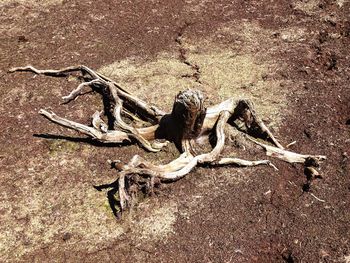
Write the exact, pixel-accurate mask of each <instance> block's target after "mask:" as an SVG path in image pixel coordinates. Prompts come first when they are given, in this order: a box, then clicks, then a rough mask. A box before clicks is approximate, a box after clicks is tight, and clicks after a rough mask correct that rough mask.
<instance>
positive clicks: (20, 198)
mask: <svg viewBox="0 0 350 263" xmlns="http://www.w3.org/2000/svg"><path fill="white" fill-rule="evenodd" d="M349 14H350V2H349V1H346V0H338V1H330V0H303V1H298V0H293V1H284V0H272V1H258V0H252V1H243V0H235V1H227V0H219V1H209V0H186V1H180V0H173V1H154V0H149V1H148V0H147V1H102V0H101V1H99V0H97V1H73V0H48V1H34V0H32V1H30V0H27V1H24V0H20V1H19V0H2V1H0V55H1V56H0V57H1V59H0V99H1V104H0V110H1V117H0V118H1V119H0V123H1V126H0V131H1V132H0V134H1V136H0V144H1V148H0V200H1V202H0V261H1V262H96V261H100V262H106V261H112V262H350V223H349V222H350V172H349V169H350V164H349V162H350V161H349V158H350V157H349V155H350V87H349V80H350V51H349V48H348V47H349V45H350V21H349V18H350V17H349ZM184 58H185V59H186V61H188V62H189V63H190V64H191V65H196V66H197V67H198V70H197V71H195V70H194V69H193V68H192V67H190V66H189V65H187V64H186V63H184ZM27 64H32V65H35V66H37V67H39V68H60V67H64V66H69V65H75V64H85V65H87V66H89V67H91V68H93V69H96V70H98V71H99V72H102V73H104V74H106V75H108V76H110V77H111V78H113V79H114V80H116V81H117V82H118V83H120V85H121V86H123V87H124V88H126V89H127V90H129V91H131V92H132V93H134V94H135V95H137V96H139V97H141V98H143V99H145V100H147V101H150V102H152V103H155V104H157V105H159V106H160V107H162V108H163V109H165V110H169V109H170V106H171V103H172V100H173V98H174V95H175V94H176V93H177V92H178V91H180V90H183V89H186V88H190V87H194V88H197V89H200V90H202V91H203V92H204V93H205V94H206V96H207V104H208V105H210V104H213V103H217V102H219V101H222V100H224V99H226V98H229V97H237V98H239V97H248V98H251V99H252V100H253V101H254V103H255V105H256V107H257V110H258V112H259V114H260V115H261V116H262V117H263V119H264V120H265V121H266V123H268V125H269V127H271V129H272V130H273V131H274V132H275V133H276V135H277V137H278V138H279V139H280V141H282V143H283V144H285V145H286V144H288V143H290V142H292V141H294V140H296V144H295V145H293V146H292V150H294V151H297V152H302V153H310V154H325V155H327V157H328V160H327V161H326V162H324V163H323V164H322V166H321V168H320V172H321V174H322V176H323V178H322V179H317V180H313V181H312V182H311V184H310V185H309V186H310V188H309V189H308V187H305V184H306V183H307V179H306V176H305V175H304V168H303V166H302V165H290V164H286V163H283V162H281V161H277V160H274V164H275V165H276V166H277V167H278V168H279V171H274V170H272V169H271V168H269V167H257V168H249V169H242V168H234V167H226V168H219V169H212V168H205V167H203V168H198V169H196V170H194V171H193V172H192V173H191V174H189V175H188V176H187V177H185V178H184V179H182V180H180V181H178V182H176V183H173V184H169V185H165V186H163V187H162V189H161V190H160V191H159V194H158V195H157V196H156V197H152V198H147V199H145V200H143V201H142V202H140V203H139V204H138V205H137V207H135V208H134V209H132V210H131V211H130V212H128V213H126V214H125V215H124V217H123V219H122V220H117V219H116V218H115V217H114V216H113V213H112V211H111V209H110V207H109V204H108V200H107V196H106V193H105V192H99V191H96V190H95V189H94V188H93V185H98V184H103V183H109V182H111V181H113V180H114V179H115V178H116V172H115V171H114V170H112V169H110V167H109V165H108V163H107V160H108V159H120V160H122V161H123V162H127V161H128V160H129V159H130V158H131V157H132V156H133V155H134V154H136V153H137V154H140V155H141V156H144V157H145V158H147V159H149V160H153V161H154V162H159V163H162V162H166V161H169V160H172V159H173V158H175V157H176V156H177V155H178V153H177V152H176V149H175V148H174V147H173V146H170V147H169V148H167V149H166V150H165V151H163V152H160V153H157V154H150V153H147V152H145V151H144V150H142V149H140V148H139V147H137V146H136V145H133V146H123V147H120V146H115V145H113V146H109V147H102V146H101V145H99V144H96V143H91V142H90V141H89V140H86V139H84V138H81V135H79V134H76V133H74V132H71V131H68V130H66V129H64V128H61V127H58V126H57V125H54V124H51V123H48V121H47V120H45V119H44V118H42V117H40V116H39V115H38V114H37V112H38V110H39V109H40V108H45V109H52V110H54V111H55V112H56V113H58V114H60V115H61V116H65V117H67V118H70V119H73V120H76V121H80V122H83V123H89V116H91V115H92V113H93V112H94V111H95V110H96V109H98V108H101V101H100V98H99V97H98V95H96V94H92V93H90V94H87V95H85V96H83V97H80V98H78V99H77V100H76V101H74V102H72V103H70V104H68V105H60V104H59V103H60V102H61V97H62V96H63V95H66V94H68V93H69V92H70V91H71V90H72V89H73V88H74V87H75V86H76V85H77V81H76V80H75V79H74V78H68V79H66V78H50V77H43V76H35V75H33V74H30V73H16V74H8V73H7V71H8V69H9V68H11V67H14V66H24V65H27ZM231 150H232V151H234V150H235V152H234V153H233V152H230V151H231ZM227 153H229V154H231V155H234V154H236V155H237V156H240V157H245V158H247V159H258V158H261V157H263V156H264V154H263V152H262V151H251V150H246V151H244V150H243V149H240V150H237V149H235V148H233V147H231V148H229V150H228V152H227Z"/></svg>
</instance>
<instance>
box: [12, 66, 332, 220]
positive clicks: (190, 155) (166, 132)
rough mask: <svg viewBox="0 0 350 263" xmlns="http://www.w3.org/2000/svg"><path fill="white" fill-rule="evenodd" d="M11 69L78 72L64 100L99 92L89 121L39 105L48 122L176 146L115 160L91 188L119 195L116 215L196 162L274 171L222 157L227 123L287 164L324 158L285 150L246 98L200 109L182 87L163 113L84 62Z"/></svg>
mask: <svg viewBox="0 0 350 263" xmlns="http://www.w3.org/2000/svg"><path fill="white" fill-rule="evenodd" d="M15 71H29V72H33V73H35V74H42V75H48V76H55V77H61V76H67V75H69V74H81V76H80V77H81V79H83V82H82V83H81V84H79V85H78V86H77V88H75V89H74V90H73V91H72V92H71V93H70V94H68V95H67V96H64V97H63V98H62V99H63V103H69V102H71V101H72V100H75V99H77V98H78V97H79V96H80V95H82V94H83V91H84V90H85V89H87V88H89V89H91V90H92V91H95V92H98V93H99V94H101V95H102V97H103V102H104V110H103V111H96V112H95V113H94V114H93V115H92V118H91V119H92V121H91V125H84V124H80V123H77V122H74V121H71V120H68V119H65V118H62V117H59V116H57V115H56V114H55V113H53V112H49V111H46V110H44V109H41V110H40V111H39V114H41V115H43V116H44V117H45V118H47V119H48V120H50V121H51V122H54V123H56V124H58V125H61V126H63V127H66V128H69V129H72V130H75V131H78V132H80V133H82V134H84V135H87V136H89V137H91V138H93V139H95V140H97V141H99V142H102V143H123V142H125V141H131V142H137V143H138V144H139V145H140V146H141V147H143V148H144V149H146V150H147V151H150V152H158V151H160V150H161V149H162V148H163V147H165V146H166V145H167V144H168V143H169V142H172V143H175V145H176V146H177V147H178V149H179V150H180V153H181V154H180V156H179V157H178V158H177V159H175V160H173V161H171V162H170V163H167V164H163V165H155V164H153V163H151V162H148V161H147V160H144V159H143V158H142V157H140V156H139V155H135V156H134V157H133V158H132V159H131V160H130V162H129V163H127V164H122V163H120V162H119V161H114V162H113V165H114V167H115V168H116V169H117V170H118V177H117V180H116V181H115V182H113V183H112V184H108V185H102V186H96V187H95V188H96V189H97V190H102V189H104V188H112V189H113V190H110V191H109V192H108V195H109V199H110V200H114V199H113V198H114V195H115V194H116V193H118V195H117V199H116V200H114V201H116V202H117V203H119V210H115V209H114V210H113V211H114V212H115V213H117V212H122V211H125V210H126V209H127V208H128V207H130V206H132V205H133V201H134V200H135V196H137V193H138V192H140V191H142V192H143V193H144V194H145V195H152V193H153V192H154V188H155V187H157V186H158V185H159V184H160V183H162V182H173V181H176V180H179V179H180V178H182V177H184V176H185V175H187V174H188V173H190V172H191V170H193V169H194V168H195V167H196V166H198V165H203V164H206V165H210V166H222V165H236V166H244V167H251V166H257V165H269V166H271V167H273V168H274V169H277V168H276V166H274V165H273V164H272V163H271V161H270V160H253V161H248V160H243V159H239V158H235V157H223V156H221V154H222V151H223V149H224V146H225V137H226V136H225V126H226V125H230V126H232V127H234V128H236V129H237V130H239V131H240V132H243V133H245V134H247V137H248V138H249V139H250V140H251V141H253V142H254V143H255V144H257V145H259V146H261V147H263V148H264V149H265V150H266V154H267V155H268V156H270V157H274V158H278V159H281V160H283V161H286V162H289V163H305V162H306V160H310V159H313V160H315V162H317V163H318V162H320V161H323V160H325V159H326V157H325V156H323V155H303V154H298V153H294V152H291V151H287V150H285V149H284V147H283V146H282V145H281V144H280V142H279V141H278V140H277V139H276V137H275V136H274V135H273V134H272V132H271V131H270V130H269V129H268V128H267V126H266V125H265V124H264V123H263V121H262V120H261V119H260V118H259V116H258V114H257V113H256V112H255V108H254V105H253V103H252V102H251V101H250V100H244V99H240V100H235V99H234V98H232V99H228V100H226V101H224V102H222V103H220V104H217V105H215V106H213V107H210V108H208V109H207V108H205V107H204V97H203V95H202V93H201V92H199V91H197V90H185V91H183V92H180V93H179V94H177V96H176V97H175V101H174V104H173V109H172V111H171V112H170V113H165V112H164V111H162V110H161V109H159V108H157V107H156V106H154V105H149V104H147V103H146V102H144V101H142V100H140V99H138V98H137V97H135V96H133V95H132V94H130V93H129V92H128V91H126V90H125V89H123V88H122V87H121V86H120V85H119V84H117V83H116V82H114V81H113V80H111V79H109V78H107V77H106V76H103V75H102V74H100V73H98V72H95V71H93V70H92V69H90V68H88V67H86V66H83V65H79V66H73V67H67V68H63V69H59V70H51V69H50V70H38V69H36V68H34V67H32V66H26V67H18V68H13V69H11V70H10V72H15ZM126 119H128V121H126ZM208 136H213V137H214V145H213V146H212V149H211V151H209V152H206V153H199V152H198V150H197V147H195V146H196V145H198V144H201V143H202V142H203V140H202V139H203V137H208ZM258 139H259V140H258ZM271 144H272V145H271ZM112 195H113V198H112V197H111V196H112ZM114 201H113V202H114Z"/></svg>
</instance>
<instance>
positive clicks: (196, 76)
mask: <svg viewBox="0 0 350 263" xmlns="http://www.w3.org/2000/svg"><path fill="white" fill-rule="evenodd" d="M189 26H191V23H189V22H185V24H184V25H183V26H181V27H180V28H179V31H178V33H177V36H176V38H175V42H176V43H177V44H178V46H179V53H180V54H179V60H180V62H182V63H184V64H185V65H187V66H189V67H191V69H192V70H193V71H194V72H193V74H192V75H191V74H185V75H182V76H181V77H183V78H192V79H194V81H195V82H197V83H199V84H202V82H201V80H200V76H201V71H200V67H199V66H198V65H197V64H195V63H192V62H191V61H190V60H189V59H188V56H187V50H186V48H185V47H184V45H183V40H182V37H183V35H184V33H185V31H186V29H187V28H188V27H189Z"/></svg>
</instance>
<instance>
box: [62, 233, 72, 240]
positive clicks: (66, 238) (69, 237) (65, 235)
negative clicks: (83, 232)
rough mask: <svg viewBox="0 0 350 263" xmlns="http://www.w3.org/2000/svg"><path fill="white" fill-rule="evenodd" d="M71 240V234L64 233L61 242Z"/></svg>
mask: <svg viewBox="0 0 350 263" xmlns="http://www.w3.org/2000/svg"><path fill="white" fill-rule="evenodd" d="M71 238H72V234H71V233H65V234H64V235H63V237H62V239H63V241H68V240H69V239H71Z"/></svg>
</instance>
